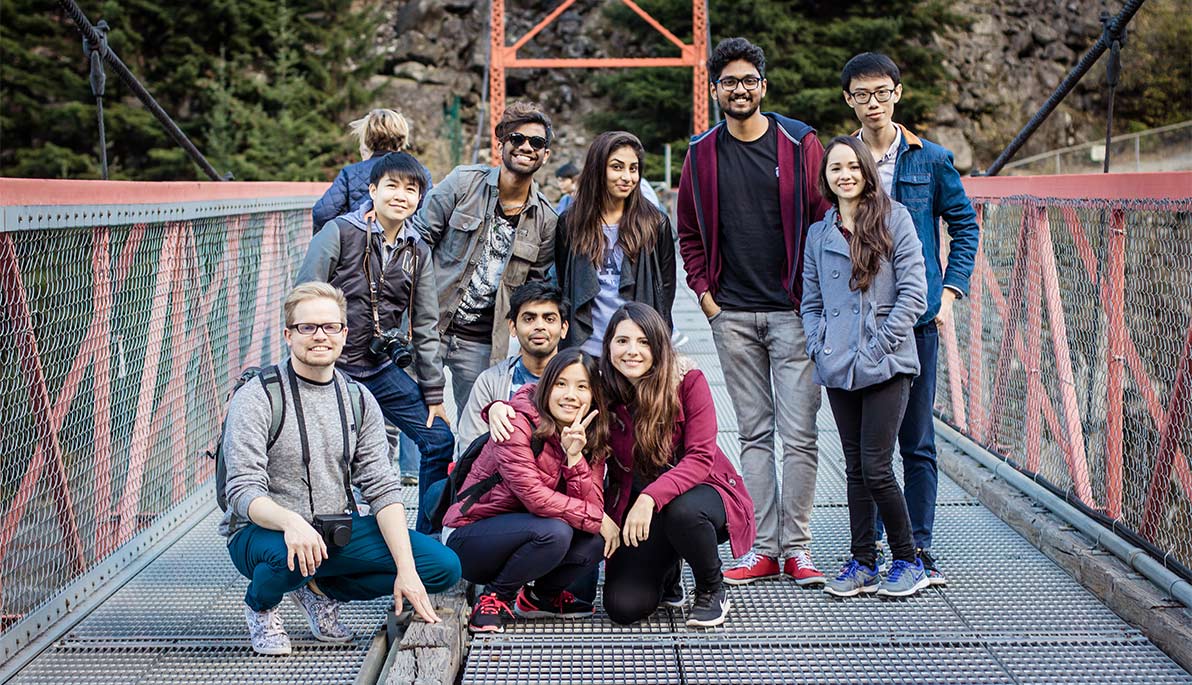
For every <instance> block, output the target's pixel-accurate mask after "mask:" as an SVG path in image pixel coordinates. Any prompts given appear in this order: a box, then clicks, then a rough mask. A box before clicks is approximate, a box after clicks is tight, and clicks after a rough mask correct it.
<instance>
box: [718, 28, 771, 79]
mask: <svg viewBox="0 0 1192 685" xmlns="http://www.w3.org/2000/svg"><path fill="white" fill-rule="evenodd" d="M739 59H743V60H745V61H746V62H749V63H750V64H752V65H753V66H755V67H757V74H758V76H761V77H762V78H766V53H765V52H764V51H763V50H762V49H761V48H759V47H758V46H756V45H754V44H753V43H750V42H749V41H747V40H745V39H744V38H741V37H739V36H738V37H736V38H725V39H724V40H722V41H720V44H719V45H717V46H716V49H715V50H713V51H712V56H711V57H709V58H708V80H709V81H711V82H712V83H715V82H716V81H718V80H720V72H722V71H724V68H725V67H726V66H728V63H729V62H735V61H737V60H739Z"/></svg>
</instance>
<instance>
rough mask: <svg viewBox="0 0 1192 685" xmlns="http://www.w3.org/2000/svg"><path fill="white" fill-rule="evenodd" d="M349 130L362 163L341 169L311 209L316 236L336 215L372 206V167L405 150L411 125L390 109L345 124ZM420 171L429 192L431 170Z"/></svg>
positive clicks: (375, 111) (370, 113)
mask: <svg viewBox="0 0 1192 685" xmlns="http://www.w3.org/2000/svg"><path fill="white" fill-rule="evenodd" d="M348 130H349V131H350V132H351V134H352V136H354V137H355V138H356V140H357V142H358V143H359V145H360V160H361V161H359V162H356V163H355V164H349V165H347V166H346V167H344V168H343V169H340V172H339V173H338V174H337V175H336V176H335V180H334V181H332V182H331V187H330V188H328V189H327V192H325V193H323V197H321V198H319V201H318V202H316V203H315V206H314V209H312V210H311V219H312V220H313V221H312V225H311V228H312V229H313V230H314V232H315V233H318V232H319V230H321V229H322V228H323V227H324V226H326V225H327V222H329V221H332V220H333V219H335V217H337V216H343V215H344V214H348V213H350V212H352V211H354V210H356V209H359V208H360V207H361V206H363V205H365V204H368V205H370V206H371V204H372V199H371V198H370V197H369V194H368V184H369V181H368V179H369V175H370V174H371V173H372V168H373V165H375V164H376V163H377V161H379V160H380V159H381V158H382V157H384V156H385V155H387V154H389V153H390V152H401V151H402V150H405V149H406V143H407V142H408V141H409V139H410V125H409V124H408V123H406V118H405V117H403V116H402V115H400V114H398V113H397V112H395V111H393V110H391V109H374V110H372V111H371V112H369V113H368V114H366V115H364V116H363V117H361V118H359V119H357V120H355V121H353V122H351V123H350V124H348ZM422 171H423V173H425V174H426V188H427V189H428V190H429V189H430V187H431V186H432V185H433V184H432V183H431V181H430V171H429V170H428V169H427V168H426V167H422ZM423 194H424V195H425V193H423Z"/></svg>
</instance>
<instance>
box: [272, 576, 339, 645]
mask: <svg viewBox="0 0 1192 685" xmlns="http://www.w3.org/2000/svg"><path fill="white" fill-rule="evenodd" d="M288 596H289V598H290V601H291V602H293V603H294V604H295V605H296V606H297V607H298V608H299V609H301V610H302V613H304V614H306V622H307V623H309V624H310V632H311V633H313V634H314V636H315V639H316V640H319V641H320V642H350V641H351V640H352V631H350V630H348V628H347V626H345V625H344V624H342V623H340V622H339V605H340V603H339V602H337V601H335V600H334V599H331V598H330V597H323V596H320V595H317V594H315V593H314V591H313V590H311V589H310V587H309V586H306V585H303V586H302V587H300V588H298V589H297V590H294V591H293V592H291V593H290V594H289V595H288Z"/></svg>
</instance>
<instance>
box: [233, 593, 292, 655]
mask: <svg viewBox="0 0 1192 685" xmlns="http://www.w3.org/2000/svg"><path fill="white" fill-rule="evenodd" d="M244 620H245V621H247V622H248V638H249V640H251V641H252V649H253V651H254V652H256V653H257V654H266V655H268V656H279V655H282V654H289V653H291V652H292V651H293V649H292V648H291V647H290V636H289V634H288V633H286V626H285V624H283V623H282V621H281V609H280V608H279V607H273V608H272V609H270V610H268V611H253V610H252V607H250V606H248V605H245V607H244Z"/></svg>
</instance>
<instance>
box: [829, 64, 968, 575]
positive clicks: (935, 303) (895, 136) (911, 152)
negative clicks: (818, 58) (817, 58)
mask: <svg viewBox="0 0 1192 685" xmlns="http://www.w3.org/2000/svg"><path fill="white" fill-rule="evenodd" d="M840 87H841V89H842V90H843V91H844V93H843V95H844V101H845V102H846V103H848V106H849V107H852V108H853V112H855V113H856V115H857V119H858V120H859V121H860V122H861V130H860V131H858V132H857V137H858V138H860V139H861V140H862V141H864V143H865V147H866V149H868V150H869V153H870V154H871V155H872V156H873V159H874V160H875V161H876V162H877V170H878V174H879V176H880V178H881V183H882V188H884V189H885V191H886V194H887V195H889V196H890V197H892V198H893V199H895V200H897V201H898V202H901V203H903V204H904V205H906V208H907V209H908V210H909V211H910V214H911V219H913V220H914V222H915V230H916V231H918V234H919V241H920V242H921V243H922V245H923V257H924V258H925V260H926V264H927V311H926V312H924V313H923V315H922V316H920V317H919V320H918V321H917V322H916V323H915V346H916V349H917V350H918V353H919V363H920V365H921V366H922V370H921V371H920V373H919V376H918V377H917V378H916V379H915V380H914V382H913V383H912V384H911V394H910V399H909V400H908V401H907V407H906V417H905V418H904V419H903V421H902V426H901V428H899V430H898V446H899V450H900V451H901V452H902V470H903V482H904V492H905V495H906V506H907V509H908V510H909V512H910V517H911V529H912V532H913V534H914V537H915V547H916V548H917V549H918V552H919V558H920V559H922V560H923V564H924V566H926V567H927V575H928V577H929V578H930V579H931V583H932V584H933V585H944V584H946V583H947V580H946V579H945V578H944V575H943V573H942V572H940V570H939V567H938V566H937V565H936V561H935V557H934V556H933V555H932V552H931V548H932V531H933V528H934V526H935V500H936V490H937V487H938V483H939V470H938V466H937V464H936V456H937V455H936V448H935V424H934V418H933V416H932V408H933V406H934V404H935V380H936V364H937V361H938V358H939V327H940V326H946V325H948V323H949V322H950V321H951V320H952V305H953V303H954V302H955V301H956V300H957V299H959V298H962V297H964V296H965V295H966V294H968V289H969V278H970V277H971V275H972V273H973V260H974V259H976V255H977V245H978V243H979V242H980V231H981V229H980V227H979V226H978V225H977V213H976V212H975V211H974V210H973V205H972V203H971V202H969V199H968V195H967V194H965V192H964V185H963V184H961V181H960V174H959V173H958V172H957V171H956V167H955V166H953V164H952V153H951V152H949V151H948V150H947V149H945V148H943V147H940V146H939V145H936V144H935V143H933V142H931V141H929V140H926V139H924V138H920V137H918V136H916V135H915V134H914V133H912V132H911V131H910V129H908V128H907V127H905V126H903V125H902V124H896V123H894V105H896V104H897V103H898V101H899V100H900V99H902V74H901V73H900V72H899V70H898V66H897V65H896V64H894V62H893V61H892V60H891V59H890V58H889V57H886V56H885V55H882V54H878V53H873V52H866V53H862V54H860V55H857V56H856V57H853V58H852V59H850V60H849V61H848V63H847V64H845V65H844V70H843V71H842V72H841V74H840ZM940 219H943V220H944V221H945V222H947V224H948V235H949V236H951V246H950V249H949V250H948V263H947V268H944V267H943V266H942V265H941V264H940V242H941V241H940ZM878 537H879V539H880V537H881V522H880V521H879V522H878Z"/></svg>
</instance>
